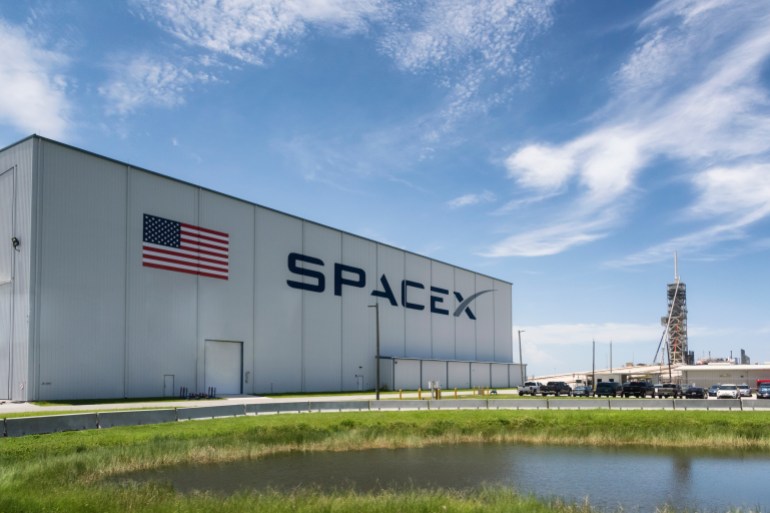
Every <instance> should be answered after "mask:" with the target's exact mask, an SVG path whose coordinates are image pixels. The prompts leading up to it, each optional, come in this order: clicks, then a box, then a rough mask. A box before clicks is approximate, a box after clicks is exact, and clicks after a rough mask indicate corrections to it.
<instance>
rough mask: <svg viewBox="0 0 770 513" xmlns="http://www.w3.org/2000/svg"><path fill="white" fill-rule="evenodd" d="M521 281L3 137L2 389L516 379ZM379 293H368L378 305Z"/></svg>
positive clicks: (298, 387)
mask: <svg viewBox="0 0 770 513" xmlns="http://www.w3.org/2000/svg"><path fill="white" fill-rule="evenodd" d="M511 298H512V294H511V284H510V283H507V282H504V281H501V280H497V279H494V278H491V277H489V276H485V275H482V274H479V273H475V272H472V271H468V270H465V269H461V268H458V267H454V266H451V265H448V264H446V263H442V262H438V261H436V260H432V259H430V258H426V257H424V256H420V255H416V254H414V253H410V252H408V251H403V250H400V249H397V248H394V247H392V246H388V245H386V244H381V243H378V242H375V241H372V240H368V239H365V238H361V237H357V236H355V235H351V234H349V233H345V232H342V231H339V230H335V229H333V228H329V227H326V226H322V225H320V224H318V223H314V222H312V221H308V220H305V219H300V218H297V217H294V216H291V215H287V214H284V213H281V212H276V211H274V210H271V209H269V208H265V207H262V206H259V205H255V204H253V203H249V202H246V201H243V200H240V199H237V198H233V197H230V196H226V195H223V194H219V193H217V192H214V191H210V190H206V189H204V188H201V187H198V186H195V185H191V184H188V183H184V182H181V181H178V180H175V179H172V178H169V177H166V176H162V175H160V174H157V173H153V172H150V171H147V170H144V169H140V168H137V167H135V166H132V165H130V164H126V163H123V162H118V161H115V160H112V159H109V158H104V157H102V156H99V155H95V154H93V153H89V152H86V151H83V150H80V149H77V148H73V147H71V146H67V145H64V144H61V143H58V142H56V141H52V140H49V139H45V138H42V137H39V136H36V135H33V136H30V137H28V138H26V139H24V140H22V141H20V142H18V143H16V144H13V145H11V146H9V147H6V148H4V149H2V150H0V399H10V400H14V401H33V400H46V399H48V400H55V399H83V398H100V399H101V398H123V397H159V396H175V395H178V394H179V392H180V390H181V389H182V387H185V388H186V389H187V390H188V391H189V392H190V393H195V392H197V393H205V392H207V391H208V390H209V388H210V387H215V388H216V390H217V393H218V394H219V395H225V394H260V393H280V392H316V391H318V392H321V391H354V390H373V389H374V388H375V386H376V382H375V379H376V362H377V361H378V358H377V356H378V355H377V352H376V351H377V349H376V346H377V344H376V342H377V338H378V337H377V330H376V327H377V322H376V321H377V317H379V340H380V346H379V347H380V353H379V356H380V358H379V361H380V364H381V365H380V369H381V383H382V387H383V388H390V389H399V388H403V389H416V388H418V387H423V388H425V387H426V385H427V382H428V381H438V382H439V383H440V385H441V387H442V388H452V387H458V388H465V387H477V386H492V387H506V386H515V385H517V384H519V382H520V379H521V378H520V376H521V375H522V374H523V373H522V372H521V371H522V370H523V369H522V368H521V367H520V366H519V365H518V364H513V363H512V362H513V359H512V322H511V316H512V305H511ZM375 304H376V305H378V306H377V307H376V308H370V305H375Z"/></svg>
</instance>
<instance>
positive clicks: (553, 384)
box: [540, 381, 572, 397]
mask: <svg viewBox="0 0 770 513" xmlns="http://www.w3.org/2000/svg"><path fill="white" fill-rule="evenodd" d="M561 394H564V395H572V387H571V386H569V385H568V384H566V383H565V382H563V381H549V382H548V383H546V384H545V385H540V395H543V396H546V395H555V396H556V397H559V395H561Z"/></svg>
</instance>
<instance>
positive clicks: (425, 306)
mask: <svg viewBox="0 0 770 513" xmlns="http://www.w3.org/2000/svg"><path fill="white" fill-rule="evenodd" d="M405 265H406V268H405V273H404V275H405V279H406V280H409V281H411V282H415V283H419V284H421V285H422V286H423V288H418V287H407V288H406V289H405V290H406V292H407V297H402V298H401V303H402V305H405V304H406V303H407V302H409V303H411V304H415V305H419V306H421V307H422V310H416V309H414V308H407V307H406V306H404V319H405V323H406V325H405V327H406V329H405V330H404V334H405V335H404V336H405V338H406V355H407V356H409V357H411V358H430V357H431V353H432V351H431V334H430V328H431V319H430V317H431V313H430V279H431V276H430V260H428V259H427V258H423V257H419V256H417V255H413V254H411V253H407V254H406V263H405ZM400 288H401V287H400V286H399V289H400Z"/></svg>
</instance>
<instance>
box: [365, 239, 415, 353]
mask: <svg viewBox="0 0 770 513" xmlns="http://www.w3.org/2000/svg"><path fill="white" fill-rule="evenodd" d="M383 275H384V276H386V279H387V282H388V284H389V285H390V288H391V289H392V291H393V295H394V296H395V299H396V303H397V304H396V305H395V306H393V305H391V304H390V302H389V301H388V300H387V299H384V298H377V301H378V303H379V304H380V351H381V354H382V355H384V356H405V355H406V352H405V351H406V348H405V345H404V344H405V342H404V310H405V309H404V308H403V307H402V306H401V280H403V279H404V252H403V251H399V250H397V249H394V248H391V247H389V246H383V245H382V244H377V273H376V274H375V278H374V279H373V280H372V285H371V287H372V290H379V291H383V286H382V283H381V279H382V276H383Z"/></svg>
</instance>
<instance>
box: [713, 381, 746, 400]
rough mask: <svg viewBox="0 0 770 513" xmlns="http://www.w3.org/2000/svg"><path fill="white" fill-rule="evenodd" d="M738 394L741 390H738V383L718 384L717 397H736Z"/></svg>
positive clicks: (739, 394)
mask: <svg viewBox="0 0 770 513" xmlns="http://www.w3.org/2000/svg"><path fill="white" fill-rule="evenodd" d="M740 396H741V392H740V390H738V385H733V384H731V383H728V384H725V385H719V389H718V390H717V399H738V398H739V397H740Z"/></svg>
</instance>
